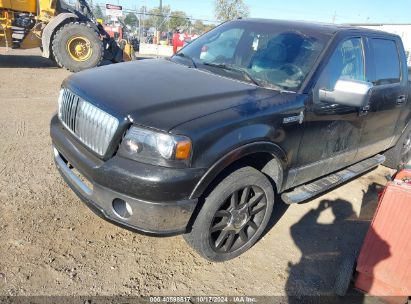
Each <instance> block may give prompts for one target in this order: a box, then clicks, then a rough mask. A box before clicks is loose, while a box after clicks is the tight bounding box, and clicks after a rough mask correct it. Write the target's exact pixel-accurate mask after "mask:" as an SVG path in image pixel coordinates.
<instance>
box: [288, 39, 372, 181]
mask: <svg viewBox="0 0 411 304" xmlns="http://www.w3.org/2000/svg"><path fill="white" fill-rule="evenodd" d="M365 70H366V69H365V58H364V43H363V38H362V37H351V38H345V39H344V40H342V41H341V42H340V43H339V44H338V45H337V47H336V48H335V50H334V52H333V53H332V55H331V56H330V57H329V59H328V63H327V64H326V66H325V67H324V69H323V70H322V72H321V74H320V77H319V79H318V81H317V84H316V85H315V88H314V90H313V94H312V103H311V105H309V106H308V107H307V110H306V117H305V125H304V134H303V138H302V141H301V145H300V149H299V153H298V165H299V169H298V171H297V175H296V181H295V182H296V184H301V183H304V182H306V181H308V180H312V179H313V178H314V177H319V176H323V175H326V174H329V173H331V172H333V171H337V170H339V169H341V168H343V167H346V166H348V165H350V164H352V163H353V161H354V159H355V155H356V153H357V147H358V144H359V142H360V136H361V129H362V120H363V118H362V117H361V116H360V115H359V111H358V110H359V109H358V108H356V107H352V106H344V105H339V104H333V103H329V102H324V101H322V100H320V97H319V90H320V89H326V90H329V91H332V90H333V89H334V87H335V84H336V82H337V81H338V80H340V79H346V80H362V81H364V80H365V79H366V75H365Z"/></svg>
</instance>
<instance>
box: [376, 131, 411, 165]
mask: <svg viewBox="0 0 411 304" xmlns="http://www.w3.org/2000/svg"><path fill="white" fill-rule="evenodd" d="M384 156H385V158H386V159H385V162H384V163H383V165H384V166H385V167H388V168H391V169H402V168H404V166H405V165H406V164H407V163H408V162H409V161H410V159H411V124H410V126H408V127H407V128H406V129H405V131H404V133H403V134H402V135H401V137H400V139H399V140H398V142H397V144H396V145H395V146H394V147H392V148H391V149H389V150H388V151H386V152H385V153H384Z"/></svg>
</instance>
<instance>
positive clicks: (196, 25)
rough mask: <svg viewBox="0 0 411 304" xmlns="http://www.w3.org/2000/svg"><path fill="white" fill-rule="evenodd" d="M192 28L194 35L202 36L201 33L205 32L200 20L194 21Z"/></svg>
mask: <svg viewBox="0 0 411 304" xmlns="http://www.w3.org/2000/svg"><path fill="white" fill-rule="evenodd" d="M193 27H194V32H195V33H196V34H202V33H204V32H205V27H206V26H205V25H204V23H203V21H201V20H196V21H195V22H194V25H193Z"/></svg>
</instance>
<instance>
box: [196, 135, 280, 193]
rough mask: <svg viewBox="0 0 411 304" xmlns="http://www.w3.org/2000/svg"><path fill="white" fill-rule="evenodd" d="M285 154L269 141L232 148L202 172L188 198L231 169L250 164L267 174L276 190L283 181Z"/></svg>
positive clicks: (202, 190)
mask: <svg viewBox="0 0 411 304" xmlns="http://www.w3.org/2000/svg"><path fill="white" fill-rule="evenodd" d="M286 163H287V155H286V153H285V152H284V150H283V149H281V148H280V147H279V146H278V145H276V144H274V143H271V142H265V141H262V142H253V143H248V144H245V145H243V146H240V147H238V148H235V149H233V150H232V151H231V152H229V153H227V154H226V155H225V156H224V157H222V158H220V159H219V160H218V161H217V162H215V163H214V164H213V165H212V166H211V167H210V168H209V169H208V170H207V172H206V173H205V174H204V176H203V177H202V178H201V180H200V181H199V182H198V183H197V185H196V186H195V188H194V190H193V191H192V193H191V195H190V198H198V197H201V196H202V195H203V194H204V193H206V192H207V190H208V189H209V188H210V187H211V186H212V185H213V184H214V183H215V181H216V180H218V179H219V177H220V179H221V178H224V176H225V175H227V174H229V173H230V172H231V171H232V170H233V169H235V168H238V167H241V166H247V165H249V166H252V167H254V168H256V169H258V170H260V171H261V172H263V173H264V174H265V175H267V176H268V177H269V178H270V179H271V181H272V182H273V183H274V186H275V187H276V189H277V190H280V189H281V188H282V185H283V181H284V168H285V166H286Z"/></svg>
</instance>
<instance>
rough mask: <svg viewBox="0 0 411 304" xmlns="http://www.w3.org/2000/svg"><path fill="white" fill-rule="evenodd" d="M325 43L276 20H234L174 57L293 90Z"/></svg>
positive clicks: (245, 78)
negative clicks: (264, 21) (267, 21)
mask: <svg viewBox="0 0 411 304" xmlns="http://www.w3.org/2000/svg"><path fill="white" fill-rule="evenodd" d="M324 44H325V41H324V39H320V38H318V37H313V36H310V35H309V34H308V33H303V32H302V31H299V30H295V29H287V28H284V26H278V25H277V24H269V23H268V24H265V23H262V24H261V23H258V22H244V21H243V22H241V21H234V22H228V23H225V24H223V25H221V26H219V27H217V28H215V29H214V30H212V31H210V32H208V33H206V34H204V35H203V36H201V37H199V38H197V39H196V40H194V41H193V42H192V43H190V44H188V45H187V46H186V47H184V48H183V49H182V50H181V51H180V52H179V54H177V56H175V57H180V58H181V57H184V58H186V59H189V61H191V63H192V65H193V66H194V67H204V68H207V69H208V70H210V71H212V72H215V73H224V75H226V76H229V77H230V76H233V77H235V78H238V77H242V78H243V79H244V80H246V81H250V82H251V81H252V82H253V83H256V84H258V85H261V86H264V87H273V88H280V89H284V90H292V91H296V90H298V89H299V88H300V86H301V84H302V82H303V81H304V79H305V78H306V76H307V74H308V73H309V71H310V70H311V68H312V67H313V65H314V63H315V61H316V59H317V58H318V56H319V54H320V53H321V51H322V49H323V47H324ZM175 57H174V58H175Z"/></svg>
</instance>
